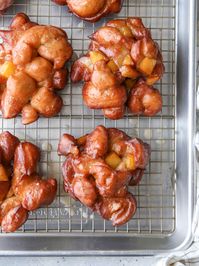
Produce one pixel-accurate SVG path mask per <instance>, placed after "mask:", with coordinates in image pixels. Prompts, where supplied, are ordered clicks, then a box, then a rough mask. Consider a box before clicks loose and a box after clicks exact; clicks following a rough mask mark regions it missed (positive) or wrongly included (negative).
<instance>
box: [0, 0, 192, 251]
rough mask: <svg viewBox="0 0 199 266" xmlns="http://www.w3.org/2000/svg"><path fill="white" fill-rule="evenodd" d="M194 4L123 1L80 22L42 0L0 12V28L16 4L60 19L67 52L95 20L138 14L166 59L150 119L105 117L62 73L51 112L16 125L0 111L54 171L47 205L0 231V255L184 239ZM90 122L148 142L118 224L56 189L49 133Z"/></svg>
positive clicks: (36, 16) (146, 247)
mask: <svg viewBox="0 0 199 266" xmlns="http://www.w3.org/2000/svg"><path fill="white" fill-rule="evenodd" d="M195 5H196V1H194V0H191V1H186V0H179V1H175V0H126V1H124V6H123V9H122V11H121V13H120V14H118V15H115V16H111V17H108V18H105V19H102V20H101V21H100V22H98V23H95V24H89V23H86V22H83V21H81V20H79V19H77V18H75V17H74V16H73V15H72V14H69V13H66V8H65V7H59V6H55V5H54V4H53V3H52V2H51V1H50V0H48V1H46V0H41V1H39V0H30V1H27V0H26V1H15V5H14V6H13V7H11V9H9V10H8V12H7V13H6V14H5V15H4V16H3V17H1V18H0V26H2V27H6V26H7V25H9V22H10V20H11V18H12V17H13V15H14V14H15V13H16V12H26V13H27V14H28V15H30V17H31V18H32V19H33V20H34V21H38V22H39V23H44V24H52V25H56V26H59V27H62V28H63V29H65V30H66V32H67V33H68V36H69V39H70V41H71V43H72V46H73V48H74V56H73V59H75V58H76V57H77V56H78V55H80V54H82V53H84V52H86V50H87V47H88V43H89V39H88V36H89V35H90V34H91V33H92V32H93V31H94V30H95V29H97V28H98V27H99V26H101V25H102V24H103V23H104V22H105V21H107V20H109V19H110V18H113V17H114V18H115V17H126V16H141V17H142V18H143V21H144V23H145V25H147V26H148V27H149V28H151V31H152V35H153V37H154V39H156V40H157V42H158V43H159V45H160V47H161V49H162V53H163V57H164V62H165V67H166V73H165V75H164V77H163V79H162V80H161V81H160V82H159V84H157V85H156V87H157V88H159V89H160V91H161V93H162V95H163V109H162V112H161V113H160V114H159V115H158V116H156V117H153V118H145V117H137V116H132V115H131V114H127V115H126V117H125V118H124V119H121V120H119V121H109V120H106V119H104V118H103V116H102V115H101V113H100V112H98V111H92V110H88V109H87V108H86V107H85V106H84V105H83V103H82V97H81V86H82V85H81V84H78V85H73V84H71V83H70V82H69V84H68V86H67V88H66V89H64V90H63V91H62V93H61V94H62V96H63V99H64V108H63V109H62V112H61V114H60V115H59V116H58V117H56V118H51V119H42V118H40V119H39V120H38V121H37V122H36V123H34V124H32V125H30V126H26V127H23V126H22V125H21V121H20V118H19V117H18V118H16V119H13V120H3V119H1V118H0V123H1V125H2V130H10V131H11V132H14V133H15V134H16V135H17V136H19V137H21V138H22V139H27V140H30V141H33V142H35V143H36V144H38V145H39V146H40V147H41V149H42V160H41V164H40V169H41V171H42V172H43V174H44V175H48V176H55V177H56V178H57V179H58V180H59V190H58V195H57V199H56V201H55V202H54V203H53V205H52V206H50V207H48V208H42V209H40V210H38V211H36V212H33V213H32V214H31V216H30V218H29V220H28V221H27V222H26V224H25V225H24V226H23V227H22V228H21V229H20V230H19V231H18V232H16V233H14V234H9V235H5V234H3V233H0V254H1V255H16V254H18V255H20V254H21V255H22V254H41V255H55V254H59V255H63V254H70V255H71V254H72V255H74V254H82V255H86V254H87V255H88V254H91V255H93V254H96V253H97V254H103V255H105V254H114V255H121V254H153V253H156V252H161V251H162V252H164V251H169V250H174V249H180V248H182V247H185V246H187V245H188V244H189V243H190V241H191V220H192V211H193V202H194V198H193V197H194V193H193V192H194V188H193V181H194V176H195V164H194V143H193V139H194V134H195V97H194V95H196V93H195V72H194V71H195V54H194V52H195V49H194V45H195V35H194V33H195V32H194V28H195V25H194V22H196V20H195V11H196V6H195ZM176 92H177V93H176ZM99 124H104V125H105V126H109V127H113V126H115V127H118V128H120V129H122V130H124V131H125V132H127V133H128V134H129V135H131V136H133V135H135V136H139V137H140V138H142V139H144V140H145V141H146V142H148V143H149V144H150V145H151V147H152V158H151V162H150V164H149V167H148V169H147V171H146V174H145V176H144V177H143V179H142V182H141V184H140V185H139V186H137V187H135V188H132V192H133V194H134V195H135V196H136V198H137V201H138V210H137V212H136V215H135V216H134V217H133V218H132V220H131V221H130V222H129V223H128V224H127V225H124V226H121V227H118V228H114V227H112V226H111V224H110V223H109V222H107V221H104V220H103V219H101V218H100V217H99V216H98V215H96V214H92V213H91V211H90V210H88V209H87V208H85V207H84V206H82V205H81V204H80V203H78V202H75V201H73V200H72V199H70V198H69V197H68V196H67V195H66V194H65V193H64V191H63V188H62V178H61V168H60V166H61V163H62V159H61V158H58V156H57V153H56V149H57V143H58V139H59V137H60V136H61V135H62V133H64V132H69V133H72V134H74V135H75V136H79V135H81V134H84V133H86V132H89V131H91V130H92V129H93V128H94V127H95V126H96V125H99Z"/></svg>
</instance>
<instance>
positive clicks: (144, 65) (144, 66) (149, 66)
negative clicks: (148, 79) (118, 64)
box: [138, 57, 157, 76]
mask: <svg viewBox="0 0 199 266" xmlns="http://www.w3.org/2000/svg"><path fill="white" fill-rule="evenodd" d="M156 62H157V61H156V60H155V59H153V58H149V57H145V58H144V59H142V61H141V62H140V63H139V65H138V69H139V71H141V72H142V73H144V74H145V75H148V76H149V75H151V73H152V72H153V69H154V67H155V65H156Z"/></svg>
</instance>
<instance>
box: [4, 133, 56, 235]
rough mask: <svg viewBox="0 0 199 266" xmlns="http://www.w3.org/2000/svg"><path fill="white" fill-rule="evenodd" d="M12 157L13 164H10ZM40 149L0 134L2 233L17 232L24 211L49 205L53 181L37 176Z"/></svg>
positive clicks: (24, 216)
mask: <svg viewBox="0 0 199 266" xmlns="http://www.w3.org/2000/svg"><path fill="white" fill-rule="evenodd" d="M13 158H14V163H13V162H12V161H13ZM39 158H40V150H39V148H38V147H37V146H35V145H33V144H32V143H30V142H22V143H20V141H19V140H18V139H17V138H16V137H15V136H13V135H12V134H10V133H9V132H3V133H1V134H0V225H1V227H2V231H4V232H7V233H8V232H13V231H15V230H17V229H18V228H19V227H20V226H21V225H22V224H23V223H24V222H25V221H26V220H27V218H28V212H29V211H32V210H35V209H37V208H40V207H41V206H43V205H49V204H51V203H52V202H53V200H54V198H55V196H56V191H57V182H56V180H55V179H53V178H50V179H47V180H43V179H42V177H41V176H39V174H38V173H37V164H38V161H39Z"/></svg>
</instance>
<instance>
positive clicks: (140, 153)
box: [58, 126, 150, 226]
mask: <svg viewBox="0 0 199 266" xmlns="http://www.w3.org/2000/svg"><path fill="white" fill-rule="evenodd" d="M58 154H59V155H64V156H65V157H66V160H65V162H64V163H63V166H62V173H63V179H64V189H65V191H66V192H68V193H69V194H70V196H71V197H73V198H74V199H76V200H79V201H80V202H82V203H83V204H84V205H86V206H87V207H89V208H91V209H92V210H93V211H97V212H98V213H99V214H100V215H101V216H102V217H103V218H104V219H107V220H111V221H112V224H113V225H114V226H115V225H122V224H124V223H126V222H128V221H129V220H130V219H131V217H132V216H133V215H134V213H135V211H136V200H135V198H134V197H133V195H132V194H131V193H130V192H129V191H128V185H129V184H132V185H137V184H138V183H139V181H140V180H141V177H142V176H143V173H144V169H145V168H146V166H147V164H148V161H149V156H150V147H149V145H148V144H146V143H144V142H142V141H141V140H140V139H136V138H135V139H132V138H130V137H129V136H127V135H126V134H125V133H124V132H123V131H121V130H118V129H116V128H105V127H103V126H98V127H96V129H95V130H94V131H93V132H91V133H90V134H87V135H85V136H83V137H81V138H79V139H75V138H74V137H73V136H71V135H68V134H64V135H63V137H62V138H61V140H60V143H59V146H58Z"/></svg>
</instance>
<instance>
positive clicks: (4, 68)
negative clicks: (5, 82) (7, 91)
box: [0, 61, 15, 78]
mask: <svg viewBox="0 0 199 266" xmlns="http://www.w3.org/2000/svg"><path fill="white" fill-rule="evenodd" d="M14 72H15V65H14V64H13V63H12V62H11V61H6V62H5V63H4V64H3V65H1V67H0V74H1V75H2V76H3V77H5V78H9V77H10V76H11V75H12V74H14Z"/></svg>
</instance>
